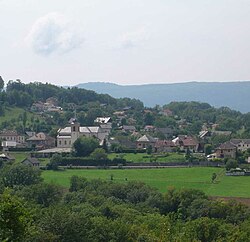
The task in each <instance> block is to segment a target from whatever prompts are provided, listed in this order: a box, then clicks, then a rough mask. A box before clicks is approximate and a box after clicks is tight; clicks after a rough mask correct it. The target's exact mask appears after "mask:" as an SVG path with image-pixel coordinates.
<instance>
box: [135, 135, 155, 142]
mask: <svg viewBox="0 0 250 242" xmlns="http://www.w3.org/2000/svg"><path fill="white" fill-rule="evenodd" d="M137 142H150V143H153V142H156V139H155V138H153V137H151V136H150V135H148V134H145V135H143V136H142V137H141V138H139V139H138V140H137Z"/></svg>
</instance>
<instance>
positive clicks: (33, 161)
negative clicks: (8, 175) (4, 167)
mask: <svg viewBox="0 0 250 242" xmlns="http://www.w3.org/2000/svg"><path fill="white" fill-rule="evenodd" d="M25 161H28V162H29V163H31V164H40V161H39V160H38V159H37V158H35V157H27V158H26V159H24V160H23V161H22V163H24V162H25Z"/></svg>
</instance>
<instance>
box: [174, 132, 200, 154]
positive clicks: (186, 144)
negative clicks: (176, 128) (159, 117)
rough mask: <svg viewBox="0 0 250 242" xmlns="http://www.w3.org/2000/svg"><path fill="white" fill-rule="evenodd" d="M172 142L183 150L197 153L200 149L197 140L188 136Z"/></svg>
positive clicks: (181, 136) (180, 136)
mask: <svg viewBox="0 0 250 242" xmlns="http://www.w3.org/2000/svg"><path fill="white" fill-rule="evenodd" d="M172 142H173V143H174V144H175V145H176V146H177V147H179V148H180V149H181V150H188V149H189V150H190V151H192V152H196V151H197V150H198V148H199V143H198V142H197V140H196V139H195V138H193V137H191V136H187V135H179V136H178V137H177V138H175V139H173V140H172Z"/></svg>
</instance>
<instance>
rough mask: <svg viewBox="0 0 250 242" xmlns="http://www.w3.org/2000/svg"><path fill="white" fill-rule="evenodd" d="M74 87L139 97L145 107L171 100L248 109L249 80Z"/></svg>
mask: <svg viewBox="0 0 250 242" xmlns="http://www.w3.org/2000/svg"><path fill="white" fill-rule="evenodd" d="M77 87H80V88H85V89H89V90H94V91H96V92H97V93H107V94H109V95H111V96H113V97H116V98H120V97H130V98H138V99H140V100H141V101H142V102H143V103H144V104H145V105H146V106H148V107H153V106H155V105H156V104H158V105H164V104H167V103H170V102H172V101H198V102H206V103H209V104H211V105H212V106H215V107H222V106H226V107H229V108H231V109H234V110H237V111H241V112H243V113H246V112H250V105H249V93H250V81H247V82H224V83H222V82H189V83H175V84H147V85H127V86H121V85H117V84H112V83H104V82H96V83H83V84H79V85H77Z"/></svg>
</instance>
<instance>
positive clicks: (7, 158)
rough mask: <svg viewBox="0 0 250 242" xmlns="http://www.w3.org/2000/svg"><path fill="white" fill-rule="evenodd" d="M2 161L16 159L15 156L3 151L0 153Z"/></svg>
mask: <svg viewBox="0 0 250 242" xmlns="http://www.w3.org/2000/svg"><path fill="white" fill-rule="evenodd" d="M0 161H15V157H13V156H11V155H10V154H8V153H3V154H1V155H0Z"/></svg>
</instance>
